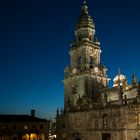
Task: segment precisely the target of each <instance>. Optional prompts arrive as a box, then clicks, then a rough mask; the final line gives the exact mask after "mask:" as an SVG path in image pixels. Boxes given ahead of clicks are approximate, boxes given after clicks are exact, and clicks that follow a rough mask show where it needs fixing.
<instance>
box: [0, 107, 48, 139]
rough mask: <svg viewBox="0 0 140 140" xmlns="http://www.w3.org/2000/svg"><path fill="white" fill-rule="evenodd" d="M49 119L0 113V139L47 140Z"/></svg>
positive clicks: (33, 112) (32, 112)
mask: <svg viewBox="0 0 140 140" xmlns="http://www.w3.org/2000/svg"><path fill="white" fill-rule="evenodd" d="M48 133H49V121H47V120H46V119H40V118H37V117H35V110H32V111H31V115H0V140H48Z"/></svg>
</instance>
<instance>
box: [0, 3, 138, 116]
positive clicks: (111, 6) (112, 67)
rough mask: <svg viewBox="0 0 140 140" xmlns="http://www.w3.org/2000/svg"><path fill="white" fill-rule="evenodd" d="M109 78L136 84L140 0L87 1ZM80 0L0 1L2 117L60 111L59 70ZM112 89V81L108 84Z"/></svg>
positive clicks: (66, 61) (65, 59) (65, 62)
mask: <svg viewBox="0 0 140 140" xmlns="http://www.w3.org/2000/svg"><path fill="white" fill-rule="evenodd" d="M87 3H88V6H89V14H90V15H91V16H92V17H93V20H94V23H95V26H96V36H97V38H98V40H99V41H100V43H101V50H102V53H101V61H102V63H103V64H105V65H106V66H107V68H108V76H109V77H110V78H111V79H113V78H114V77H115V75H116V74H117V72H118V68H120V69H121V71H122V73H123V74H124V75H126V76H127V79H128V83H131V77H132V73H133V72H135V73H136V76H137V80H140V58H139V56H140V2H139V0H88V2H87ZM81 5H82V0H65V1H64V0H60V1H58V0H53V1H52V0H50V1H49V0H3V1H2V0H1V1H0V114H5V113H6V114H30V110H31V109H36V115H37V116H38V117H43V118H50V117H54V116H55V112H56V108H57V107H59V108H61V107H63V98H64V97H63V94H64V93H63V82H62V80H63V75H64V74H63V71H64V67H66V66H67V65H69V49H70V43H71V42H72V41H73V39H74V29H75V25H76V21H77V18H78V16H79V15H80V8H81ZM110 86H112V82H110Z"/></svg>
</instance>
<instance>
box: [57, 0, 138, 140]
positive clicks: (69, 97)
mask: <svg viewBox="0 0 140 140" xmlns="http://www.w3.org/2000/svg"><path fill="white" fill-rule="evenodd" d="M100 53H101V50H100V42H99V41H97V39H96V37H95V24H94V22H93V19H92V18H91V16H90V15H89V13H88V6H87V4H86V1H84V2H83V5H82V7H81V15H80V17H79V18H78V21H77V24H76V28H75V40H74V41H73V43H72V44H71V48H70V51H69V54H70V66H68V67H66V68H65V70H64V73H65V76H64V97H65V99H64V109H61V110H60V111H59V109H57V115H56V132H57V140H139V139H140V82H137V80H136V75H135V74H133V76H132V83H131V84H128V82H127V78H126V76H124V75H123V74H122V73H121V71H120V70H119V72H118V74H117V75H116V76H115V78H114V79H113V82H114V84H113V87H108V82H109V80H110V79H109V78H108V77H107V73H106V72H107V68H106V67H105V66H104V65H102V64H101V62H100Z"/></svg>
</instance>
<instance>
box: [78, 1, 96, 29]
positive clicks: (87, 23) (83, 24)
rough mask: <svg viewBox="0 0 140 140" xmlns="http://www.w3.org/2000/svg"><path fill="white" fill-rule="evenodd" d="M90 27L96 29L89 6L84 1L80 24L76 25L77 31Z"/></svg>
mask: <svg viewBox="0 0 140 140" xmlns="http://www.w3.org/2000/svg"><path fill="white" fill-rule="evenodd" d="M88 27H89V28H91V29H94V28H95V25H94V23H93V19H92V18H91V16H90V15H89V14H88V6H87V4H86V1H84V2H83V6H82V8H81V15H80V17H79V18H78V22H77V25H76V30H78V29H79V28H88Z"/></svg>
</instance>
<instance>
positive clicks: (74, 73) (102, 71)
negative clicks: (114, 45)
mask: <svg viewBox="0 0 140 140" xmlns="http://www.w3.org/2000/svg"><path fill="white" fill-rule="evenodd" d="M69 53H70V66H69V67H66V68H65V79H64V87H65V109H66V110H67V109H68V110H69V109H70V108H74V107H76V106H77V101H78V99H79V98H86V97H88V99H89V100H93V101H94V102H97V101H98V100H100V90H99V87H100V89H101V87H107V84H108V78H107V75H106V71H107V69H106V67H105V66H104V65H102V64H101V63H100V53H101V50H100V42H98V41H97V39H96V37H95V25H94V22H93V19H92V18H91V16H90V15H89V14H88V6H87V4H86V1H84V3H83V6H82V8H81V15H80V17H79V19H78V22H77V25H76V28H75V40H74V42H73V43H72V44H71V48H70V52H69Z"/></svg>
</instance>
